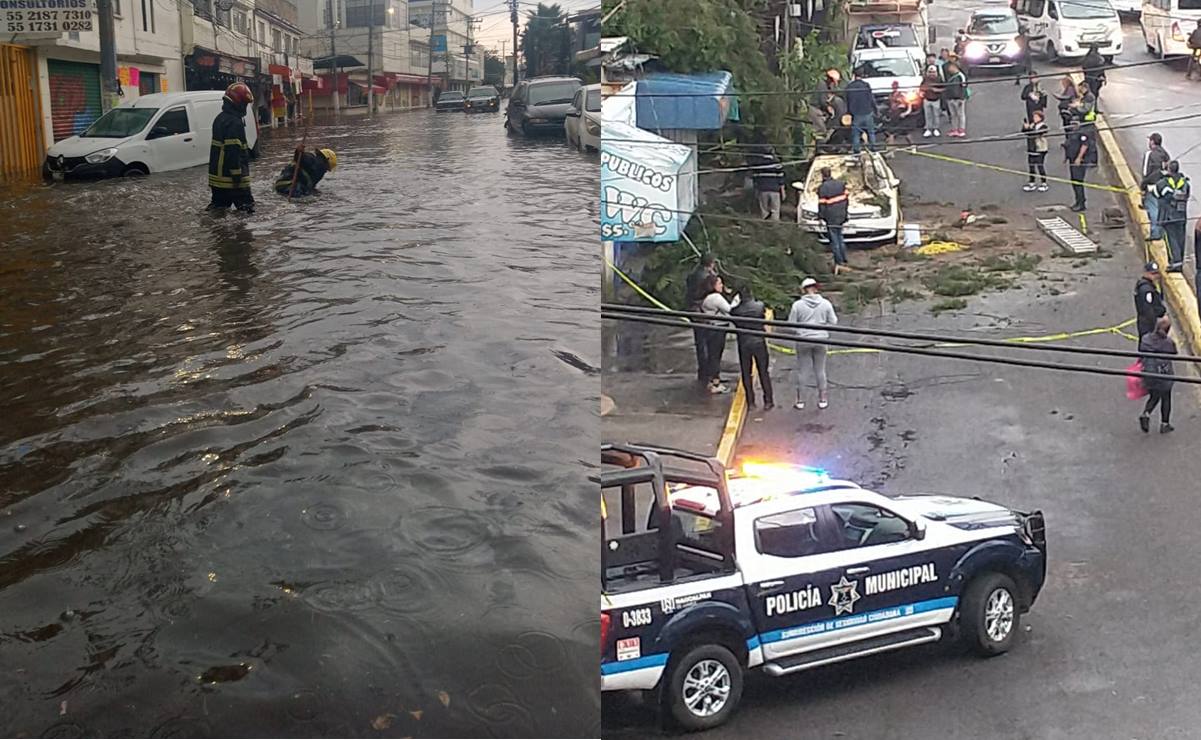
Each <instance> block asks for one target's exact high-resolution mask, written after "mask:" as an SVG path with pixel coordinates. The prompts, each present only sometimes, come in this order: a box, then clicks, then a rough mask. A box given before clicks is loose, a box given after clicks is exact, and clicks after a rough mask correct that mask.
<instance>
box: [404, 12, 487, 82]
mask: <svg viewBox="0 0 1201 740" xmlns="http://www.w3.org/2000/svg"><path fill="white" fill-rule="evenodd" d="M408 5H409V17H410V19H411V22H412V24H413V25H414V26H419V27H421V28H427V29H430V36H431V39H432V43H433V54H434V58H433V60H432V66H431V67H430V75H431V77H433V78H434V84H435V85H437V86H438V88H440V89H442V90H463V91H466V90H467V89H468V88H470V87H473V86H476V85H479V84H480V83H481V82H482V81H483V79H484V50H483V48H481V47H479V46H478V45H476V44H475V43H474V38H473V30H474V27H475V24H474V23H473V20H474V18H473V16H472V13H473V12H474V9H473V5H472V0H409V2H408Z"/></svg>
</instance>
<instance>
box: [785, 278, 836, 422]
mask: <svg viewBox="0 0 1201 740" xmlns="http://www.w3.org/2000/svg"><path fill="white" fill-rule="evenodd" d="M818 288H819V286H818V284H817V281H816V280H814V279H813V278H811V277H807V278H805V279H804V280H802V281H801V292H802V293H803V295H802V296H801V297H800V298H798V299H797V300H796V301H795V302H794V303H793V304H792V309H791V310H789V312H788V321H789V323H793V324H808V325H811V326H812V328H804V329H801V328H795V327H794V328H793V329H792V330H791V331H792V332H793V334H794V336H797V337H800V338H802V339H829V338H830V332H829V331H827V330H825V329H822V328H820V326H823V325H824V326H833V325H835V324H837V323H838V315H837V314H835V313H834V306H833V305H831V304H830V301H828V300H826V299H825V297H823V296H822V295H821V293H819V292H818ZM808 367H812V368H813V379H814V381H815V382H816V385H817V407H818V408H819V409H824V408H826V407H827V406H829V405H830V399H829V396H828V394H827V386H828V383H827V381H826V345H824V344H819V343H817V342H797V343H796V403H795V404H793V408H795V409H796V410H798V411H800V410H802V409H804V408H805V371H806V369H807V368H808Z"/></svg>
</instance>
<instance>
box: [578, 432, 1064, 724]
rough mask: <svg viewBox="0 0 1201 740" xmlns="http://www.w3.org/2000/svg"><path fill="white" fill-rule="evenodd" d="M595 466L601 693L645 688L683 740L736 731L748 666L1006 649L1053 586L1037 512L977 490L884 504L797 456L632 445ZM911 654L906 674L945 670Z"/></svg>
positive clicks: (780, 672) (781, 667)
mask: <svg viewBox="0 0 1201 740" xmlns="http://www.w3.org/2000/svg"><path fill="white" fill-rule="evenodd" d="M601 466H602V468H601V476H600V483H601V517H600V520H601V541H602V542H603V543H604V544H603V546H602V548H601V563H600V567H601V599H600V602H601V604H600V612H601V613H600V653H601V655H600V674H601V691H603V692H618V691H620V692H630V693H634V692H641V693H642V695H643V697H644V698H645V703H646V705H648V706H649V707H651V708H655V707H659V708H660V709H661V711H662V712H663V713H664V714H665V715H667V717H670V719H672V720H674V723H675V724H676V725H677V726H678V727H679V728H680V729H683V730H685V731H696V730H707V729H710V728H713V727H717V726H718V725H721V724H722V723H723V722H725V721H726V720H728V719H729V718H730V717H731V715H733V713H734V712H735V711H736V710H737V708H738V705H739V702H740V700H741V699H742V690H743V686H744V679H745V678H746V674H747V673H749V672H751V671H755V672H757V673H760V674H762V675H763V676H766V677H771V678H776V677H779V676H786V675H790V674H794V673H798V672H800V671H806V670H810V669H813V668H817V667H819V666H824V665H829V664H832V663H841V662H843V661H849V660H854V659H859V658H867V657H868V656H872V655H876V654H878V653H883V652H886V651H890V650H902V649H906V648H910V647H914V646H917V645H922V644H928V643H933V642H936V641H938V640H941V639H943V638H944V636H946V637H955V638H957V639H958V641H959V642H960V643H961V644H962V645H963V647H964V648H966V649H967V650H970V651H971V652H973V653H976V654H977V655H980V656H982V657H992V656H995V655H1000V654H1003V653H1006V652H1008V651H1009V650H1011V649H1013V648H1015V647H1017V646H1018V645H1019V644H1020V640H1021V638H1022V634H1023V630H1022V623H1021V619H1022V616H1023V615H1024V614H1026V613H1028V612H1029V611H1030V609H1031V608H1032V607H1033V605H1034V603H1035V601H1036V600H1037V599H1038V596H1039V594H1040V593H1041V591H1042V588H1043V585H1044V584H1045V582H1046V578H1047V536H1046V519H1045V518H1044V516H1043V514H1042V513H1041V512H1039V511H1031V512H1024V511H1018V510H1014V509H1010V508H1008V507H1006V506H1001V505H998V504H994V503H989V502H987V501H983V500H981V499H978V498H975V497H974V496H973V497H972V498H968V496H972V495H973V494H974V493H975V491H964V492H962V493H961V494H960V495H951V496H943V495H929V494H916V495H906V496H884V495H882V494H879V493H875V492H873V491H868V490H865V489H863V488H860V487H859V486H858V485H856V484H854V483H852V482H850V481H845V480H838V479H836V478H833V477H831V476H829V475H828V474H826V473H825V472H824V471H822V470H819V469H815V468H807V467H804V466H801V465H794V464H791V463H789V462H779V463H771V462H766V463H764V462H759V463H756V462H751V461H748V462H745V463H743V464H742V470H741V471H738V470H728V469H726V468H725V466H723V465H722V464H721V462H720V461H718V460H717V459H715V458H708V457H705V456H703V455H697V454H694V453H690V452H686V451H682V450H672V449H666V448H660V447H647V446H634V445H605V446H602V447H601ZM912 656H913V657H912V658H911V661H912V662H911V665H910V670H911V671H918V670H920V669H919V668H918V666H920V665H921V664H922V663H924V662H927V661H931V660H934V661H937V660H942V659H943V658H942V656H941V655H940V654H939V653H938V652H933V651H928V652H925V653H921V652H916V653H913V654H912ZM1019 660H1021V658H1019ZM952 670H954V671H959V670H962V668H961V667H960V665H959V664H956V666H955V667H954V668H953V669H952ZM981 670H984V669H981ZM861 671H862V672H863V673H864V674H870V673H872V671H873V668H872V666H871V665H870V664H869V665H867V666H865V667H864V668H862V669H861ZM756 683H757V684H758V683H759V682H756ZM821 683H822V680H821V679H818V681H817V682H815V683H814V684H813V685H818V684H821ZM822 690H823V691H827V690H833V687H832V686H825V687H824V688H823V689H822ZM858 690H859V691H861V692H862V691H865V690H866V691H870V690H871V689H870V687H868V688H867V689H864V688H863V686H860V687H858ZM914 692H915V694H914V696H916V692H918V688H917V687H916V685H915V688H914ZM802 722H803V720H802ZM664 724H666V723H664ZM650 734H655V733H651V732H644V733H643V735H644V736H647V735H650ZM744 734H745V733H744ZM774 736H777V737H798V738H799V737H813V736H814V733H812V732H806V731H805V730H804V729H803V728H799V726H798V727H797V728H795V729H794V728H791V727H790V728H789V730H785V731H782V732H778V733H776V735H774Z"/></svg>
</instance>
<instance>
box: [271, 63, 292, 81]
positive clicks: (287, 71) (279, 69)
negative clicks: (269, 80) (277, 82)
mask: <svg viewBox="0 0 1201 740" xmlns="http://www.w3.org/2000/svg"><path fill="white" fill-rule="evenodd" d="M267 74H273V75H279V76H280V77H283V78H284V79H288V78H290V77H291V76H292V68H291V67H286V66H284V65H282V64H268V65H267Z"/></svg>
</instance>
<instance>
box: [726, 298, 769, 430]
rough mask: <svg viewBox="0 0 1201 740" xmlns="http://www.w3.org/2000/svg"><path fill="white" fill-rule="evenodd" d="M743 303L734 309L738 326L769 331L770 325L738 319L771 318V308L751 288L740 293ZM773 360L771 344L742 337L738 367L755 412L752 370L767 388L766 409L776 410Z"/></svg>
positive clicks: (758, 337) (764, 406)
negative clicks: (773, 390) (767, 327)
mask: <svg viewBox="0 0 1201 740" xmlns="http://www.w3.org/2000/svg"><path fill="white" fill-rule="evenodd" d="M738 295H739V303H738V305H737V306H734V307H733V308H732V309H730V316H731V317H735V318H734V319H733V323H734V326H735V327H737V328H739V329H750V330H751V331H766V330H767V329H766V325H765V324H760V323H757V322H753V321H750V322H748V321H738V319H737V317H743V318H751V319H765V318H767V306H765V305H764V303H763V301H760V300H756V299H755V297H754V296H753V295H752V294H751V287H750V286H749V285H746V286H743V287H742V288H741V289H739V291H738ZM769 363H770V358H769V356H768V352H767V340H766V339H765V338H763V337H761V336H756V335H746V334H742V333H739V334H738V367H739V368H740V369H741V371H742V387H743V388H745V389H746V402H747V405H748V406H750V407H751V408H754V407H755V385H754V381H753V379H752V378H751V369H752V366H753V367H754V368H755V369H756V370H757V372H758V373H759V385H760V386H762V388H763V408H764V409H765V410H767V409H771V408H774V407H775V405H776V403H775V398H774V396H773V394H772V387H771V370H770V368H769V367H768V365H769Z"/></svg>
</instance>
